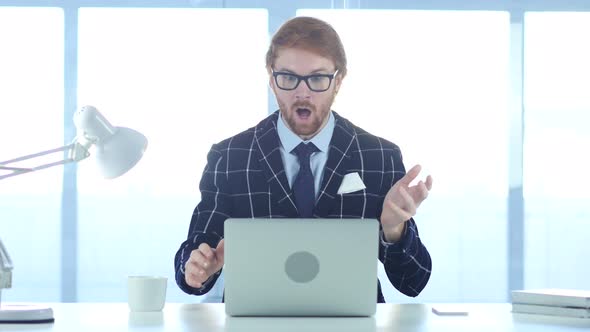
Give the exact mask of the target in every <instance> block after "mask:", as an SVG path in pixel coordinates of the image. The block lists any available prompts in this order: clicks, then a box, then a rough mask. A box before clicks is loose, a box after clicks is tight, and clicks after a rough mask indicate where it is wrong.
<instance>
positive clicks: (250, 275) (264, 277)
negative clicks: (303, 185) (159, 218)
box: [223, 219, 379, 316]
mask: <svg viewBox="0 0 590 332" xmlns="http://www.w3.org/2000/svg"><path fill="white" fill-rule="evenodd" d="M224 227H225V230H224V232H225V266H224V270H223V271H224V278H225V310H226V313H227V314H228V315H230V316H371V315H373V314H374V313H375V311H376V308H377V259H378V250H379V246H378V240H379V239H378V236H379V223H378V221H377V220H374V219H228V220H226V221H225V225H224Z"/></svg>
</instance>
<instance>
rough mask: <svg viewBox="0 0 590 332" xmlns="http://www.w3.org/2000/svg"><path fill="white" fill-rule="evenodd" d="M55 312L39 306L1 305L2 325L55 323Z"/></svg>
mask: <svg viewBox="0 0 590 332" xmlns="http://www.w3.org/2000/svg"><path fill="white" fill-rule="evenodd" d="M54 321H55V319H54V318H53V310H52V309H51V308H49V307H42V306H37V305H28V304H27V305H21V304H11V305H6V304H2V305H0V324H42V323H53V322H54Z"/></svg>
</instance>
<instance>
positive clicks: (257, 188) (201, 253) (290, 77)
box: [174, 17, 432, 302]
mask: <svg viewBox="0 0 590 332" xmlns="http://www.w3.org/2000/svg"><path fill="white" fill-rule="evenodd" d="M266 69H267V72H268V77H269V84H270V86H271V88H272V90H273V92H274V94H275V96H276V99H277V102H278V105H279V110H277V111H275V112H274V113H272V114H271V115H269V116H268V117H266V118H265V119H263V120H262V121H261V122H260V123H258V124H257V125H256V126H254V127H252V128H250V129H247V130H245V131H243V132H241V133H239V134H237V135H235V136H233V137H230V138H228V139H226V140H223V141H221V142H219V143H217V144H214V145H213V146H212V148H211V150H210V152H209V154H208V157H207V165H206V167H205V170H204V172H203V176H202V179H201V183H200V191H201V201H200V202H199V204H198V205H197V207H196V208H195V211H194V213H193V216H192V220H191V223H190V227H189V231H188V236H187V239H186V241H184V242H183V243H182V244H181V246H180V248H179V249H178V252H177V253H176V256H175V262H174V264H175V270H176V282H177V284H178V286H179V287H180V288H181V289H182V290H183V291H185V292H186V293H189V294H195V295H203V294H205V293H207V292H208V291H209V290H210V289H211V288H212V287H213V285H214V284H215V281H216V280H217V278H218V276H219V274H220V272H221V269H222V267H223V262H224V260H223V257H224V240H223V223H224V221H225V220H226V219H227V218H297V217H304V218H340V219H344V218H366V219H377V220H379V222H380V234H379V237H380V243H379V257H378V258H379V260H380V261H381V262H382V263H383V265H384V268H385V271H386V273H387V277H388V279H389V281H390V282H391V283H392V284H393V286H394V287H395V288H396V289H398V290H399V291H400V292H401V293H403V294H406V295H408V296H412V297H413V296H416V295H418V294H419V293H420V292H421V291H422V289H424V287H425V286H426V283H427V282H428V280H429V278H430V271H431V265H432V263H431V259H430V255H429V253H428V251H427V249H426V247H425V246H424V245H423V244H422V242H421V240H420V237H419V236H418V228H417V226H416V223H415V221H414V219H413V216H414V215H415V213H416V210H417V208H418V207H419V206H420V204H421V203H422V202H423V201H424V200H425V199H426V197H427V196H428V192H429V191H430V189H431V187H432V178H431V177H430V176H427V177H426V179H425V180H424V181H422V180H420V181H417V182H416V183H415V184H412V183H414V179H416V178H417V176H418V174H419V172H420V166H419V165H416V166H414V167H412V168H411V169H410V170H409V171H408V172H407V173H406V171H405V167H404V164H403V162H402V155H401V152H400V149H399V147H398V146H397V145H395V144H393V143H391V142H389V141H387V140H385V139H383V138H380V137H377V136H374V135H371V134H369V133H368V132H366V131H365V130H363V129H361V128H359V127H357V126H355V125H354V124H352V123H351V122H350V121H348V120H347V119H345V118H344V117H342V116H341V115H339V114H338V113H336V112H335V111H333V110H332V103H333V102H334V99H335V97H336V95H337V94H338V90H339V89H340V87H341V85H342V82H343V80H344V78H345V77H346V72H347V67H346V55H345V52H344V47H343V45H342V42H341V41H340V37H339V36H338V34H337V33H336V31H335V30H334V29H333V28H332V27H331V26H330V25H329V24H328V23H326V22H324V21H322V20H319V19H316V18H311V17H296V18H293V19H291V20H289V21H287V22H285V23H284V24H283V25H282V26H281V28H280V29H279V30H278V31H277V32H276V34H275V35H274V36H273V38H272V41H271V44H270V47H269V49H268V52H267V55H266ZM347 174H357V175H358V176H359V177H360V179H361V180H362V183H363V187H365V188H364V189H363V188H359V190H357V191H353V192H347V193H342V192H339V191H338V188H339V187H340V185H341V184H342V182H343V178H344V176H345V175H347ZM355 176H356V175H355ZM354 245H355V244H354V243H351V246H354ZM268 250H272V248H269V249H268ZM344 252H345V251H343V253H344ZM350 265H351V268H352V269H353V268H354V265H355V264H354V262H350ZM376 283H377V285H376V286H377V287H378V296H377V299H376V300H377V302H385V300H384V297H383V294H382V291H381V284H380V282H379V281H378V280H377V281H376Z"/></svg>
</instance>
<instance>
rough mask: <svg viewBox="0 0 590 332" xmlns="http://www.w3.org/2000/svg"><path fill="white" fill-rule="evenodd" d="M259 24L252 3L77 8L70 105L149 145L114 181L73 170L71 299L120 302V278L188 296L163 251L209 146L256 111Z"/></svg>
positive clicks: (187, 210) (261, 95) (263, 28)
mask: <svg viewBox="0 0 590 332" xmlns="http://www.w3.org/2000/svg"><path fill="white" fill-rule="evenodd" d="M105 22H109V24H105ZM130 22H133V24H130ZM267 22H268V17H267V12H266V10H256V9H244V10H238V9H236V10H230V9H222V10H217V9H131V8H125V9H114V8H82V9H80V16H79V27H80V28H79V87H80V88H79V102H80V103H81V104H92V105H94V106H96V107H97V108H98V109H99V110H101V111H102V112H103V114H104V115H105V117H107V119H108V120H109V121H110V122H111V123H112V124H113V125H121V126H128V127H132V128H134V129H136V130H139V131H142V132H143V133H144V134H145V135H146V136H147V138H148V141H149V142H148V149H147V151H146V154H145V156H144V159H142V160H141V161H140V163H139V164H138V165H137V166H136V168H134V169H132V170H131V171H130V172H129V173H128V174H126V175H125V176H123V177H121V178H118V179H115V180H113V181H104V180H101V179H100V178H97V177H96V176H93V174H91V173H95V170H92V169H91V167H86V168H84V169H81V170H80V172H79V184H80V185H79V191H80V200H79V201H80V208H79V211H80V218H79V223H80V226H79V227H80V232H79V243H80V258H79V264H78V268H79V271H78V272H79V276H80V277H79V279H80V282H79V286H80V288H79V300H80V301H101V300H105V301H107V300H108V301H112V300H121V301H124V300H125V292H124V290H125V287H126V279H125V278H126V276H127V275H129V274H158V275H164V276H168V278H169V283H170V285H169V287H168V289H169V292H168V297H167V300H168V301H174V300H175V299H178V301H187V299H193V300H194V299H195V298H194V297H189V296H188V295H186V294H184V293H182V292H181V291H180V290H179V289H178V287H176V285H175V284H174V269H173V258H174V253H175V252H176V250H177V249H178V247H179V246H180V244H181V242H182V241H183V240H184V239H185V238H186V233H187V231H188V226H189V222H190V218H191V215H192V212H193V209H194V208H195V206H196V204H197V203H198V201H199V199H200V197H199V191H198V184H199V180H200V177H201V173H202V172H203V169H204V167H205V163H206V156H207V152H208V151H209V149H210V147H211V145H212V144H213V143H216V142H219V141H221V140H222V139H224V138H227V137H229V136H231V135H233V134H235V133H237V132H239V131H241V130H245V129H246V128H248V127H251V126H254V125H255V124H256V123H257V122H258V121H260V119H262V118H263V117H265V116H266V115H267V114H268V110H267V109H268V107H267V102H268V96H267V89H268V88H267V87H268V77H267V76H266V69H265V63H264V54H265V52H266V47H267V43H268V23H267ZM236 26H239V27H240V28H239V29H236V28H235V27H236ZM181 296H184V297H181ZM180 299H182V300H180Z"/></svg>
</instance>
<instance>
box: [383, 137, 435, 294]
mask: <svg viewBox="0 0 590 332" xmlns="http://www.w3.org/2000/svg"><path fill="white" fill-rule="evenodd" d="M396 151H397V153H394V155H393V156H392V159H391V165H392V166H393V172H392V174H393V176H392V179H393V181H392V183H391V184H390V186H389V187H388V188H384V193H383V195H384V197H385V194H386V193H387V191H388V190H389V188H391V186H393V184H395V183H396V182H397V181H398V180H399V179H401V178H402V177H403V176H404V175H405V173H406V171H405V167H404V165H403V162H402V156H401V152H399V149H398V150H396ZM380 215H381V211H379V214H378V216H380ZM379 237H380V243H379V260H380V261H381V262H382V263H383V266H384V268H385V272H386V274H387V277H388V278H389V281H390V282H391V284H392V285H393V286H394V287H395V288H396V289H397V290H399V291H400V292H401V293H403V294H405V295H408V296H412V297H415V296H417V295H418V294H420V292H421V291H422V290H423V289H424V287H425V286H426V284H427V283H428V280H429V279H430V273H431V269H432V261H431V259H430V254H429V253H428V250H427V249H426V247H425V246H424V245H423V244H422V241H421V240H420V236H419V233H418V227H417V225H416V222H415V221H414V219H413V218H412V219H410V220H408V221H406V227H405V230H404V233H403V235H402V237H401V238H400V240H399V241H397V242H395V243H390V242H387V241H385V237H384V236H383V232H382V231H381V232H380V234H379Z"/></svg>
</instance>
